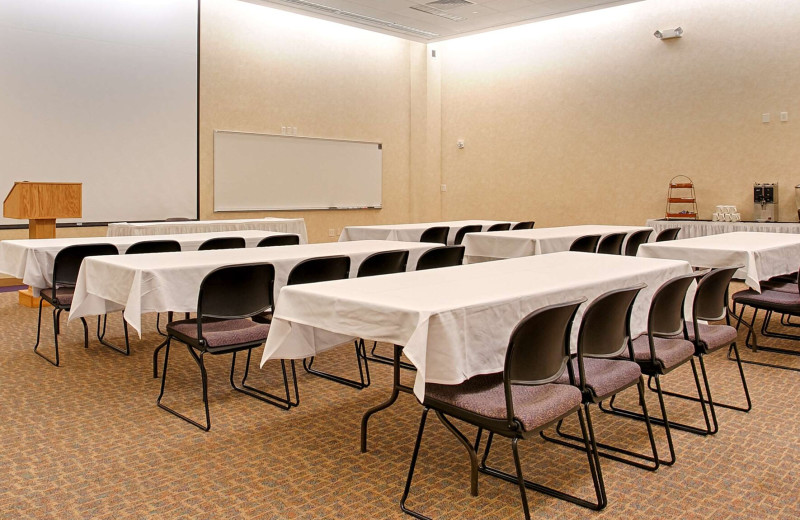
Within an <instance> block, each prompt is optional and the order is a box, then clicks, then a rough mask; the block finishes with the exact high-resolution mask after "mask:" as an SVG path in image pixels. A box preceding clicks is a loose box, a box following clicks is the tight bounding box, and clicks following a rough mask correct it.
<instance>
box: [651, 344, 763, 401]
mask: <svg viewBox="0 0 800 520" xmlns="http://www.w3.org/2000/svg"><path fill="white" fill-rule="evenodd" d="M731 352H733V353H735V354H736V357H735V358H731ZM699 359H700V368H701V370H702V373H703V378H704V380H705V381H706V382H708V376H707V374H706V368H705V364H704V363H703V357H702V356H699ZM728 359H730V360H731V361H736V364H737V365H738V368H739V377H740V378H741V380H742V389H743V390H744V397H745V400H746V401H747V406H734V405H731V404H726V403H719V402H716V401H715V402H714V406H715V407H720V408H727V409H729V410H737V411H739V412H749V411H750V410H751V409H752V408H753V403H752V402H751V401H750V391H749V390H748V389H747V381H746V380H745V377H744V368H743V367H742V360H741V358H740V357H739V349H738V347H737V346H736V342H733V343H731V344H730V347H728ZM648 383H649V384H648V388H649V389H650V390H651V391H653V392H655V389H654V388H653V387H652V378H650V380H649V381H648ZM664 395H668V396H671V397H678V398H680V399H686V400H687V401H694V402H699V401H700V399H699V398H698V397H694V396H692V395H686V394H681V393H678V392H668V391H666V390H664ZM706 403H707V404H708V400H706Z"/></svg>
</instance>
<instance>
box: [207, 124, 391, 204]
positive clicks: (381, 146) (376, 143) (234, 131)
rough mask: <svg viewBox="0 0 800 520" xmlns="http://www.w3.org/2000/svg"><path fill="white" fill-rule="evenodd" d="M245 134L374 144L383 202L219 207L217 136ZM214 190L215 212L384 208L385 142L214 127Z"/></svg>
mask: <svg viewBox="0 0 800 520" xmlns="http://www.w3.org/2000/svg"><path fill="white" fill-rule="evenodd" d="M218 133H220V134H245V135H259V136H268V137H281V138H288V139H308V140H314V141H333V142H339V143H356V144H373V145H375V146H377V147H378V150H380V151H381V182H380V200H381V203H380V204H377V205H365V206H282V207H258V208H235V209H217V199H216V182H217V175H216V166H217V164H216V152H217V150H216V146H217V144H216V136H217V134H218ZM212 153H213V156H212V159H211V162H212V178H213V182H212V192H213V196H214V201H213V205H214V213H235V212H248V211H317V210H345V209H346V210H354V209H382V208H383V143H381V142H377V141H358V140H352V139H332V138H328V137H309V136H304V135H281V134H268V133H263V132H245V131H242V130H225V129H214V139H213V141H212Z"/></svg>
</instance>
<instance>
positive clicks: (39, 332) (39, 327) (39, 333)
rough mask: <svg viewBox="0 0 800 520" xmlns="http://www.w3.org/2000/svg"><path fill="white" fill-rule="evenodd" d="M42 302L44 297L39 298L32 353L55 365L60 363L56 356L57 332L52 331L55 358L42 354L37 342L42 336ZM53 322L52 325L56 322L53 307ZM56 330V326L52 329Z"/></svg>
mask: <svg viewBox="0 0 800 520" xmlns="http://www.w3.org/2000/svg"><path fill="white" fill-rule="evenodd" d="M43 304H44V299H39V320H38V322H37V324H36V344H35V345H34V346H33V352H34V354H36V355H37V356H39V357H41V358H43V359H44V360H45V361H47V362H48V363H50V364H51V365H53V366H56V367H57V366H59V364H60V362H59V357H58V332H54V336H55V346H56V357H55V360H53V359H50V358H49V357H47V356H45V355H44V354H42V353H41V352H39V342H40V340H41V337H42V305H43ZM53 323H54V327H55V324H56V323H57V322H56V310H55V309H53ZM57 330H58V329H57V328H56V329H54V331H57Z"/></svg>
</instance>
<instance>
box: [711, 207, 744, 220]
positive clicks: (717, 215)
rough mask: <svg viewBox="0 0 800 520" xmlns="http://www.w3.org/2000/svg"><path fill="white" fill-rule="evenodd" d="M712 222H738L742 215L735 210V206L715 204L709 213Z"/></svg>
mask: <svg viewBox="0 0 800 520" xmlns="http://www.w3.org/2000/svg"><path fill="white" fill-rule="evenodd" d="M711 220H713V221H714V222H739V221H740V220H742V216H741V215H740V214H739V212H738V211H736V206H717V209H716V211H714V213H713V214H712V215H711Z"/></svg>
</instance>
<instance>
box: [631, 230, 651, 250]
mask: <svg viewBox="0 0 800 520" xmlns="http://www.w3.org/2000/svg"><path fill="white" fill-rule="evenodd" d="M652 234H653V230H651V229H642V230H639V231H634V232H633V233H631V234H630V235H628V240H627V242H625V256H636V253H637V252H638V251H639V246H640V245H642V244H644V243H645V242H647V241H648V240H649V239H650V235H652Z"/></svg>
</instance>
